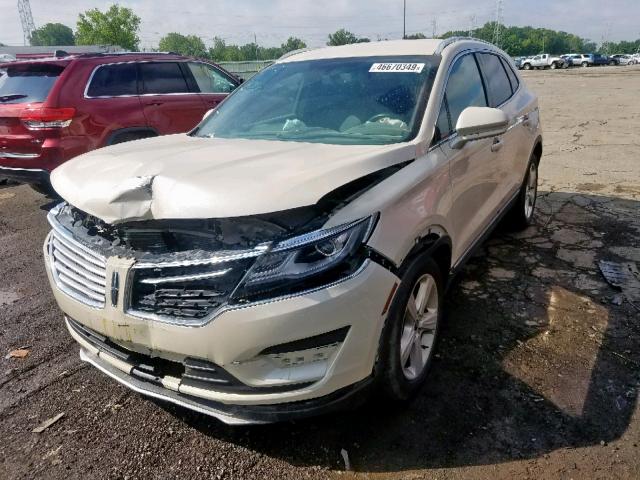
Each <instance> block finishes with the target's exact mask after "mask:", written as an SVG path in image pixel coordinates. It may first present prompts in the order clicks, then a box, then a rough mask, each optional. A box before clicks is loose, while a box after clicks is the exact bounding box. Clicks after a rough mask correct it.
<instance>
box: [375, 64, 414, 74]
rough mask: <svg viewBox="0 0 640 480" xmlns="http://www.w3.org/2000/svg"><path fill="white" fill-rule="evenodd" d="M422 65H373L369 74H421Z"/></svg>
mask: <svg viewBox="0 0 640 480" xmlns="http://www.w3.org/2000/svg"><path fill="white" fill-rule="evenodd" d="M423 68H424V63H374V64H373V65H371V68H370V69H369V72H374V73H421V72H422V69H423Z"/></svg>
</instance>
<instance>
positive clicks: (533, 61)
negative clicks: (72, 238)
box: [522, 53, 569, 70]
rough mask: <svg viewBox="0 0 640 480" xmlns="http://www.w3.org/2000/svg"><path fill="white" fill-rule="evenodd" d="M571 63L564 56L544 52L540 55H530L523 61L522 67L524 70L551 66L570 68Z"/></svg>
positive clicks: (553, 68) (553, 67)
mask: <svg viewBox="0 0 640 480" xmlns="http://www.w3.org/2000/svg"><path fill="white" fill-rule="evenodd" d="M568 67H569V64H568V63H567V62H565V60H564V59H563V58H562V57H556V56H552V55H550V54H548V53H542V54H540V55H536V56H535V57H528V58H525V59H524V60H523V61H522V68H523V69H524V70H531V69H534V68H541V69H545V68H551V69H552V70H555V69H556V68H568Z"/></svg>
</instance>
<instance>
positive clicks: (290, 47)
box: [280, 37, 307, 55]
mask: <svg viewBox="0 0 640 480" xmlns="http://www.w3.org/2000/svg"><path fill="white" fill-rule="evenodd" d="M301 48H307V44H306V43H304V41H302V40H300V39H299V38H296V37H289V38H288V39H287V41H286V42H285V43H283V44H282V45H281V46H280V50H282V52H281V55H284V54H285V53H287V52H293V51H294V50H300V49H301Z"/></svg>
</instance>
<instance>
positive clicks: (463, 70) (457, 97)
mask: <svg viewBox="0 0 640 480" xmlns="http://www.w3.org/2000/svg"><path fill="white" fill-rule="evenodd" d="M446 96H447V103H448V105H449V117H450V119H451V126H452V128H454V129H455V128H456V124H457V123H458V117H459V116H460V114H461V113H462V111H463V110H464V109H465V108H467V107H486V106H487V98H486V96H485V92H484V87H483V85H482V79H481V78H480V71H479V70H478V65H477V64H476V60H475V57H474V56H473V55H472V54H470V55H465V56H464V57H462V58H460V59H458V60H457V61H456V63H455V64H454V65H453V67H452V68H451V72H450V74H449V81H448V83H447V88H446Z"/></svg>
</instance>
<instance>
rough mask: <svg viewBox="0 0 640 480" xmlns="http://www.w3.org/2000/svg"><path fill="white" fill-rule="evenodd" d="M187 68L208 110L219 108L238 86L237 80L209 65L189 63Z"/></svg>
mask: <svg viewBox="0 0 640 480" xmlns="http://www.w3.org/2000/svg"><path fill="white" fill-rule="evenodd" d="M187 66H188V68H189V71H190V73H191V75H193V78H194V80H195V82H196V85H197V86H198V90H199V91H200V97H201V98H202V101H203V102H204V104H205V106H206V108H207V110H210V109H212V108H215V107H217V106H218V104H219V103H220V102H221V101H222V100H224V99H225V98H226V97H227V95H229V94H230V93H231V92H233V91H234V90H235V89H236V88H237V86H238V83H237V81H236V80H234V79H232V78H231V77H230V76H228V75H226V74H225V73H224V72H223V71H222V70H219V69H217V68H216V67H214V66H213V65H209V64H208V63H204V62H188V63H187Z"/></svg>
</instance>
